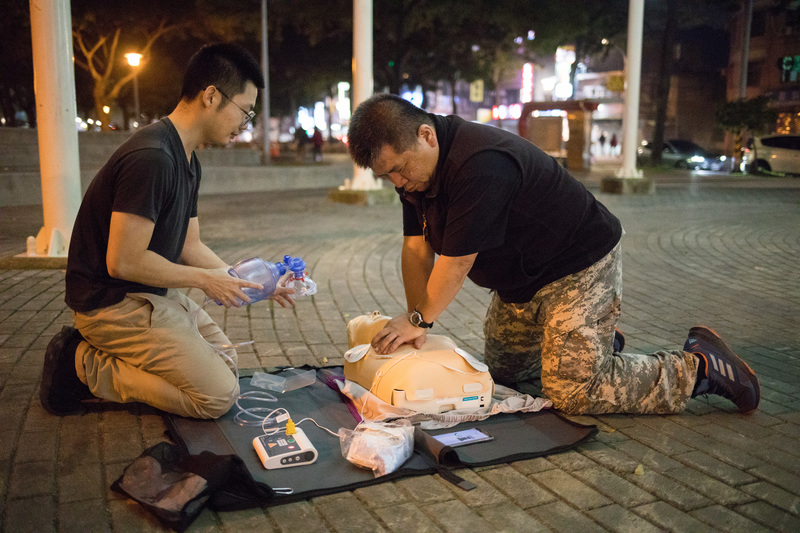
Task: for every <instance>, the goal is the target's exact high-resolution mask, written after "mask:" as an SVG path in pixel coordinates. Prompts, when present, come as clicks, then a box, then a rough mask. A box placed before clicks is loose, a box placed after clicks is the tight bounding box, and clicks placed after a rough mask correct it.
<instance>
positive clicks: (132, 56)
mask: <svg viewBox="0 0 800 533" xmlns="http://www.w3.org/2000/svg"><path fill="white" fill-rule="evenodd" d="M125 58H126V59H127V60H128V64H129V65H130V66H132V67H134V69H133V110H134V116H135V117H136V120H135V123H134V125H133V126H134V127H135V128H138V127H139V119H140V117H141V114H140V112H139V68H138V67H139V64H140V63H141V61H142V54H137V53H135V52H130V53H128V54H125Z"/></svg>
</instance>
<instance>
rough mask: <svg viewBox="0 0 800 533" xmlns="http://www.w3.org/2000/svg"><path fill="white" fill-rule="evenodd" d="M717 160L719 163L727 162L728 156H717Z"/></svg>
mask: <svg viewBox="0 0 800 533" xmlns="http://www.w3.org/2000/svg"><path fill="white" fill-rule="evenodd" d="M719 160H720V161H727V160H728V156H726V155H721V156H719Z"/></svg>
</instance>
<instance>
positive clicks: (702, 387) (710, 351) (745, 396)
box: [683, 326, 761, 413]
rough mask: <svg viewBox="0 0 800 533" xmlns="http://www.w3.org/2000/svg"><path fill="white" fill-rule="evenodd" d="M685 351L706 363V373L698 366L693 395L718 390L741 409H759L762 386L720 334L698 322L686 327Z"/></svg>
mask: <svg viewBox="0 0 800 533" xmlns="http://www.w3.org/2000/svg"><path fill="white" fill-rule="evenodd" d="M683 349H684V351H687V352H693V353H694V354H695V355H697V356H698V357H700V358H701V363H705V367H706V368H705V376H702V374H701V372H702V368H701V369H699V370H698V374H697V383H696V384H695V388H694V392H693V393H692V397H695V396H700V395H701V394H717V395H719V396H722V397H723V398H727V399H729V400H730V401H732V402H733V403H735V404H736V407H738V408H739V411H740V412H742V413H750V412H752V411H755V410H756V409H758V403H759V402H760V401H761V387H760V386H759V384H758V378H756V375H755V373H754V372H753V370H752V369H751V368H750V367H749V366H748V365H747V363H745V362H744V361H743V360H742V359H741V358H740V357H739V356H738V355H736V354H735V353H733V351H732V350H731V349H730V348H729V347H728V345H727V344H725V342H723V340H722V339H720V338H719V335H717V334H716V333H714V332H713V331H711V330H710V329H708V328H706V327H703V326H698V327H694V328H692V329H690V330H689V338H688V339H687V340H686V344H684V345H683Z"/></svg>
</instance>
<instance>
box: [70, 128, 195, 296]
mask: <svg viewBox="0 0 800 533" xmlns="http://www.w3.org/2000/svg"><path fill="white" fill-rule="evenodd" d="M199 185H200V163H199V162H198V160H197V158H196V157H195V155H194V153H192V160H191V163H189V161H188V160H187V159H186V152H185V151H184V149H183V143H182V142H181V138H180V136H179V135H178V132H177V130H176V129H175V127H174V126H173V125H172V122H171V121H170V120H169V119H168V118H164V119H162V120H160V121H159V122H157V123H155V124H151V125H149V126H147V127H145V128H142V129H141V130H139V131H138V132H136V133H135V134H134V135H133V136H131V138H130V139H128V140H127V141H126V142H125V143H123V144H122V146H120V147H119V149H117V151H116V152H115V153H114V155H112V156H111V158H110V159H109V160H108V162H107V163H106V164H105V166H103V168H102V169H100V172H98V174H97V175H96V176H95V178H94V179H93V180H92V183H91V184H90V185H89V188H88V190H87V191H86V194H85V195H84V198H83V202H82V203H81V207H80V210H79V211H78V216H77V218H76V220H75V225H74V227H73V230H72V238H71V240H70V247H69V257H68V259H67V275H66V285H67V291H66V302H67V305H69V307H70V308H72V309H74V310H75V311H79V312H87V311H91V310H94V309H100V308H103V307H108V306H110V305H113V304H115V303H117V302H119V301H121V300H122V299H123V298H124V297H125V295H126V294H127V293H129V292H149V293H153V294H159V295H164V294H166V292H167V290H166V289H164V288H160V287H151V286H148V285H142V284H140V283H134V282H130V281H125V280H122V279H118V278H112V277H111V276H110V275H109V274H108V267H107V265H106V253H107V251H108V236H109V226H110V223H111V213H112V212H114V211H117V212H122V213H131V214H134V215H139V216H142V217H145V218H147V219H149V220H152V221H153V222H155V228H154V229H153V236H152V238H151V240H150V244H149V245H148V250H151V251H153V252H155V253H157V254H159V255H161V256H163V257H164V258H166V259H168V260H169V261H171V262H173V263H178V262H180V257H181V252H182V251H183V245H184V242H185V239H186V232H187V229H188V227H189V219H190V218H192V217H196V216H197V194H198V188H199Z"/></svg>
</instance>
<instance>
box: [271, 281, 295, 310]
mask: <svg viewBox="0 0 800 533" xmlns="http://www.w3.org/2000/svg"><path fill="white" fill-rule="evenodd" d="M293 294H294V289H290V288H288V287H284V286H283V285H278V286H277V287H275V292H274V293H272V296H270V298H272V299H273V300H275V301H276V302H278V303H279V304H280V306H281V307H286V306H287V305H291V306H294V298H293V297H292V295H293Z"/></svg>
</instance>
